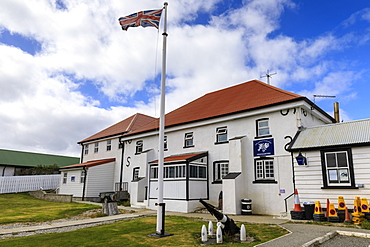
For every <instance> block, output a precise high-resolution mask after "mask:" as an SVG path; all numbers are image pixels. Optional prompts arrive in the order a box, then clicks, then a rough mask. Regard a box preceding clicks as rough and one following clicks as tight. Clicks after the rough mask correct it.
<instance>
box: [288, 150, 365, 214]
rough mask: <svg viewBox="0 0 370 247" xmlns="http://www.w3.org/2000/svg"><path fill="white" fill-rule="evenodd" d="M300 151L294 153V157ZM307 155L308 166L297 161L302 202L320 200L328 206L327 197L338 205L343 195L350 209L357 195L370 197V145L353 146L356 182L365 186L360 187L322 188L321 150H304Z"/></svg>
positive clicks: (299, 191) (323, 204)
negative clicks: (339, 197)
mask: <svg viewBox="0 0 370 247" xmlns="http://www.w3.org/2000/svg"><path fill="white" fill-rule="evenodd" d="M297 155H298V153H295V154H294V157H295V156H297ZM302 155H303V156H305V157H307V163H308V165H307V166H299V165H298V164H296V163H295V167H294V169H295V177H296V188H297V189H298V193H299V199H300V202H301V203H303V202H305V201H320V202H321V206H322V207H326V199H329V200H330V202H331V203H334V204H335V205H337V203H338V196H343V197H344V200H345V202H346V205H347V207H348V208H349V209H353V201H354V199H355V197H357V196H359V197H361V198H368V199H370V179H369V174H370V167H369V163H370V147H353V148H352V159H353V169H354V175H355V184H356V185H357V184H364V188H358V189H321V187H323V178H322V165H321V156H320V151H319V150H318V151H307V152H302Z"/></svg>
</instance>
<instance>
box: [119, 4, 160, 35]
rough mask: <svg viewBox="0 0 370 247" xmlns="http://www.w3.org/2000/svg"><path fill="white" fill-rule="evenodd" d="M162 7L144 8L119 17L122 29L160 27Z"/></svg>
mask: <svg viewBox="0 0 370 247" xmlns="http://www.w3.org/2000/svg"><path fill="white" fill-rule="evenodd" d="M161 14H162V9H155V10H144V11H139V12H137V13H134V14H131V15H128V16H125V17H121V18H119V19H118V20H119V24H121V26H122V30H125V31H127V29H128V28H129V27H138V26H142V27H156V28H157V29H158V27H159V21H160V19H161Z"/></svg>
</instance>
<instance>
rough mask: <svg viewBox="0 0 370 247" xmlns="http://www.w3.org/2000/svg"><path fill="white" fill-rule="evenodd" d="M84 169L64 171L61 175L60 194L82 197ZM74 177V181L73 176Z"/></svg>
mask: <svg viewBox="0 0 370 247" xmlns="http://www.w3.org/2000/svg"><path fill="white" fill-rule="evenodd" d="M81 171H82V169H73V170H68V171H63V172H62V173H61V176H60V189H59V194H70V195H73V197H82V190H83V183H81V180H80V179H81ZM65 173H67V182H66V183H65V184H64V183H63V178H64V174H65ZM72 177H74V178H75V180H74V182H73V181H72V180H71V178H72Z"/></svg>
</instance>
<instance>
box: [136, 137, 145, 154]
mask: <svg viewBox="0 0 370 247" xmlns="http://www.w3.org/2000/svg"><path fill="white" fill-rule="evenodd" d="M143 147H144V142H143V141H142V140H140V141H137V142H136V147H135V154H141V153H142V152H143Z"/></svg>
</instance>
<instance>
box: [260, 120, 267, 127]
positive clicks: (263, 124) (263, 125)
mask: <svg viewBox="0 0 370 247" xmlns="http://www.w3.org/2000/svg"><path fill="white" fill-rule="evenodd" d="M268 126H269V122H268V121H267V120H265V121H259V122H258V127H259V128H261V127H268Z"/></svg>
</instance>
